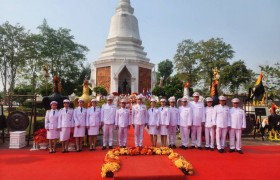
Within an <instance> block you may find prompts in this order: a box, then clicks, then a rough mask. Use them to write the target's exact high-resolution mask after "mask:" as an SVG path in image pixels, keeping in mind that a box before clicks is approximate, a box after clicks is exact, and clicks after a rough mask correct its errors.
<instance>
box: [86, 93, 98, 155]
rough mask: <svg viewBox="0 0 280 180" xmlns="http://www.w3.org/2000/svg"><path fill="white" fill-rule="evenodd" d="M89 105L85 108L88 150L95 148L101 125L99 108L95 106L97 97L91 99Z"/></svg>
mask: <svg viewBox="0 0 280 180" xmlns="http://www.w3.org/2000/svg"><path fill="white" fill-rule="evenodd" d="M91 105H92V106H91V107H90V108H88V109H87V120H86V126H87V129H88V141H89V150H90V151H95V150H96V140H97V136H98V134H99V129H100V127H101V109H100V108H99V107H98V106H97V99H92V100H91Z"/></svg>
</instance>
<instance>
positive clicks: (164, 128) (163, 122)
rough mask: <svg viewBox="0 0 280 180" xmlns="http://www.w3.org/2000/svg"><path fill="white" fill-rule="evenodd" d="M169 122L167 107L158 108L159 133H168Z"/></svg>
mask: <svg viewBox="0 0 280 180" xmlns="http://www.w3.org/2000/svg"><path fill="white" fill-rule="evenodd" d="M169 123H170V113H169V108H168V107H160V108H159V124H160V135H168V126H169Z"/></svg>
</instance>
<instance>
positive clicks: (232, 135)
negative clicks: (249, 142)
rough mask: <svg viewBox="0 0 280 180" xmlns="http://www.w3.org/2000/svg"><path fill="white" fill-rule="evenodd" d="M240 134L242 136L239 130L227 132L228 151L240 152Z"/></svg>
mask: <svg viewBox="0 0 280 180" xmlns="http://www.w3.org/2000/svg"><path fill="white" fill-rule="evenodd" d="M241 134H242V131H241V129H230V131H229V144H230V149H236V150H241ZM235 140H236V141H235Z"/></svg>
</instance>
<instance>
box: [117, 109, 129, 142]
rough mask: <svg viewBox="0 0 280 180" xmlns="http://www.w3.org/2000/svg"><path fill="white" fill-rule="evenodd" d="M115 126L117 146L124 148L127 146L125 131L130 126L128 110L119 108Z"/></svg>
mask: <svg viewBox="0 0 280 180" xmlns="http://www.w3.org/2000/svg"><path fill="white" fill-rule="evenodd" d="M115 125H116V126H118V128H119V131H118V141H119V146H120V147H122V146H126V144H127V130H128V126H130V125H131V122H130V110H129V109H126V108H121V109H118V110H117V113H116V120H115Z"/></svg>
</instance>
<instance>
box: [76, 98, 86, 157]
mask: <svg viewBox="0 0 280 180" xmlns="http://www.w3.org/2000/svg"><path fill="white" fill-rule="evenodd" d="M78 102H79V107H77V108H76V109H75V110H74V138H75V141H76V151H77V152H81V151H82V148H83V139H84V137H85V133H86V118H87V109H86V108H84V104H85V101H84V99H82V98H80V99H79V100H78Z"/></svg>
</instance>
